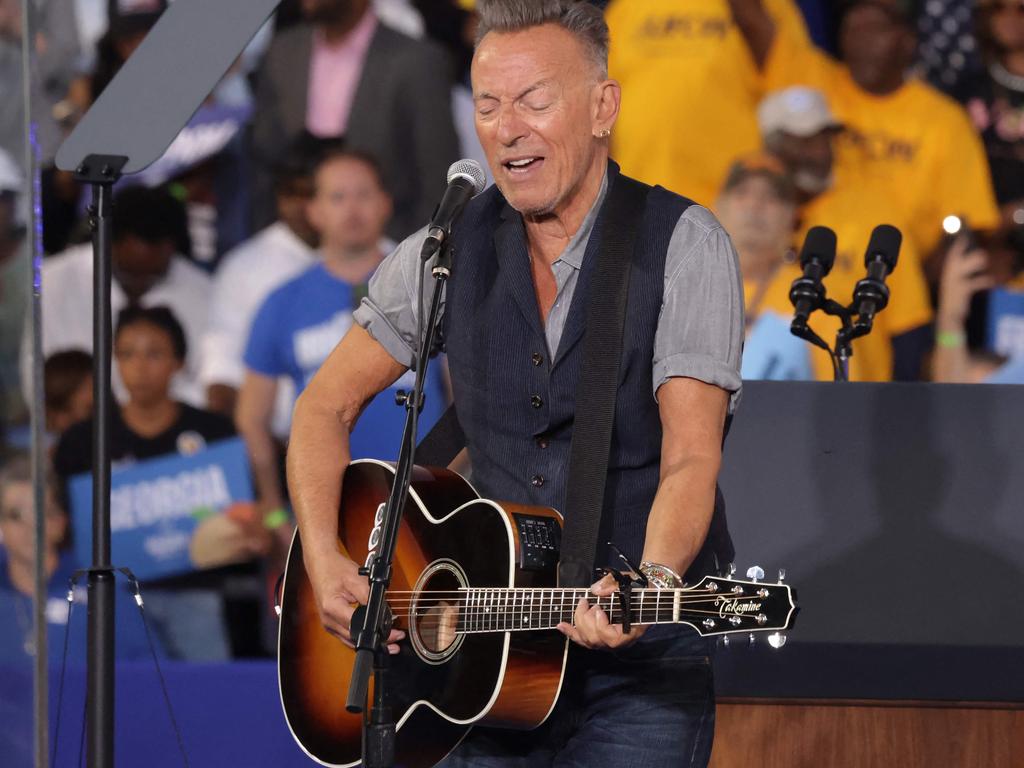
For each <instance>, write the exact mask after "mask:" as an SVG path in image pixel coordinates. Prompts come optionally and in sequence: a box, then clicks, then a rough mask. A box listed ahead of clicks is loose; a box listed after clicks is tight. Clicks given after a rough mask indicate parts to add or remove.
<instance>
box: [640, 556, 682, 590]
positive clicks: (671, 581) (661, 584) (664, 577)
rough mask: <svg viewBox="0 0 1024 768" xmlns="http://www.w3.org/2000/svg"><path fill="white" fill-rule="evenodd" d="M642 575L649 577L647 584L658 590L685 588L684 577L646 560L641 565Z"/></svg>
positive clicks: (664, 566) (665, 566)
mask: <svg viewBox="0 0 1024 768" xmlns="http://www.w3.org/2000/svg"><path fill="white" fill-rule="evenodd" d="M640 573H642V574H643V575H644V576H646V577H647V583H648V584H650V585H651V586H652V587H655V588H656V589H678V588H679V587H681V586H683V579H682V577H681V576H680V575H679V574H678V573H676V572H675V571H673V570H672V569H671V568H669V567H668V566H667V565H662V564H661V563H652V562H650V561H648V560H644V561H643V562H642V563H640Z"/></svg>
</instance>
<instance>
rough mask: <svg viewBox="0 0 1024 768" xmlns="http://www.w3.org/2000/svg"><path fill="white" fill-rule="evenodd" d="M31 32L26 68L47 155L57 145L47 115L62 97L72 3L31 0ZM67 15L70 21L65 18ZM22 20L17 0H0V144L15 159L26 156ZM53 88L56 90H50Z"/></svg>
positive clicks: (53, 126) (38, 131)
mask: <svg viewBox="0 0 1024 768" xmlns="http://www.w3.org/2000/svg"><path fill="white" fill-rule="evenodd" d="M34 5H35V11H36V12H35V14H34V20H35V26H34V29H33V31H34V32H35V34H34V35H33V37H34V43H35V45H34V46H33V50H32V51H31V56H32V62H33V65H32V69H31V73H30V75H31V76H30V79H29V82H30V88H31V98H32V119H33V121H34V122H35V131H36V141H37V145H36V146H37V147H38V150H39V152H40V155H41V157H42V158H43V159H44V160H46V159H48V158H49V157H51V156H52V153H54V152H55V151H56V149H57V144H58V142H59V135H58V131H57V126H56V123H55V122H54V121H53V118H52V116H51V114H50V113H51V108H52V106H53V103H54V102H55V101H56V100H58V99H60V98H62V96H63V93H61V92H60V89H61V88H62V87H63V86H62V85H61V84H62V82H63V81H64V79H65V77H66V76H67V75H68V67H69V66H70V64H72V63H73V58H74V54H73V53H70V49H69V46H70V47H71V48H73V46H74V39H73V36H72V37H71V38H69V37H68V35H67V33H68V31H69V30H73V28H74V20H73V18H74V17H73V9H72V8H70V7H69V3H68V0H34ZM69 19H70V25H69V23H68V20H69ZM22 38H23V24H22V18H21V0H0V104H3V109H0V149H4V150H6V151H8V152H10V153H11V154H12V155H14V156H15V157H17V158H19V160H20V159H21V158H23V157H25V122H24V120H25V112H24V105H25V102H24V98H25V97H24V90H23V84H24V73H23V71H22ZM55 92H56V94H57V95H56V96H55V95H54V93H55Z"/></svg>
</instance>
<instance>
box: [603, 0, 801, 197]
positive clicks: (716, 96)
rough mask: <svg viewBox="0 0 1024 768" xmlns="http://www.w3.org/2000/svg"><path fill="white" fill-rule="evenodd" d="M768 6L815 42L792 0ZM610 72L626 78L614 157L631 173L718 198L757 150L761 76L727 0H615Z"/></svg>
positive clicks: (782, 22) (793, 34)
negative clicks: (733, 171)
mask: <svg viewBox="0 0 1024 768" xmlns="http://www.w3.org/2000/svg"><path fill="white" fill-rule="evenodd" d="M765 8H766V11H767V12H768V13H770V14H771V17H772V19H774V20H775V22H776V23H778V25H779V26H780V27H781V28H784V29H785V30H786V35H787V38H791V39H793V40H796V41H799V42H800V45H801V46H803V47H805V48H806V47H808V46H809V45H810V43H809V42H808V41H807V31H806V29H805V28H804V23H803V19H802V17H801V15H800V12H799V10H798V9H797V8H796V6H795V5H794V3H793V0H768V1H767V2H766V4H765ZM607 19H608V26H609V29H610V32H611V51H610V58H609V74H610V75H611V76H612V77H614V78H616V79H617V80H618V81H619V82H620V83H621V84H622V91H623V98H622V108H621V111H620V112H619V119H618V121H617V122H616V124H615V130H614V132H613V133H612V156H613V157H614V158H615V159H616V160H617V161H618V162H619V163H620V165H621V166H622V170H623V172H624V173H628V174H629V175H630V176H633V177H635V178H638V179H640V180H642V181H645V182H647V183H649V184H662V185H663V186H665V187H667V188H668V189H672V190H675V191H677V192H679V193H680V194H683V195H686V196H687V197H691V198H693V199H694V200H696V201H697V202H699V203H702V204H704V205H710V204H711V203H713V202H714V200H715V198H716V197H717V196H718V193H719V191H721V189H722V182H723V181H724V180H725V176H726V173H727V172H728V170H729V166H730V165H731V164H732V162H733V160H734V159H735V158H736V157H738V156H740V155H743V154H747V153H750V152H753V151H755V150H757V148H758V147H759V146H760V136H759V134H758V130H757V120H756V118H755V110H756V108H757V103H758V101H759V100H760V97H761V95H762V88H761V82H760V75H759V73H758V71H757V67H756V66H755V65H754V62H753V61H752V60H751V58H750V55H749V53H748V52H747V50H746V46H745V45H744V41H743V37H742V36H741V35H740V33H739V31H738V30H737V29H736V27H735V25H734V24H733V23H732V19H731V17H730V10H729V3H728V2H727V0H645V2H636V0H616V1H615V2H613V3H611V5H610V6H609V8H608V11H607Z"/></svg>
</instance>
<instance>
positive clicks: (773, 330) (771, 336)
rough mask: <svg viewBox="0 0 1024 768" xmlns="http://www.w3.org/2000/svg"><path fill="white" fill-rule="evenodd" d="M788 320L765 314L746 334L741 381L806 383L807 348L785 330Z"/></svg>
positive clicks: (809, 373)
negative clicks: (760, 380)
mask: <svg viewBox="0 0 1024 768" xmlns="http://www.w3.org/2000/svg"><path fill="white" fill-rule="evenodd" d="M792 320H793V318H792V317H784V316H783V315H779V314H776V313H775V312H769V311H765V312H762V313H761V315H760V316H759V317H758V318H757V321H756V322H755V323H754V327H753V328H751V329H750V331H749V332H748V333H747V339H746V341H745V342H744V344H743V363H742V367H741V369H740V373H741V375H742V376H743V378H744V379H745V380H749V379H753V380H758V379H762V380H768V381H809V380H811V379H813V378H814V374H813V371H812V370H811V354H810V346H809V345H808V344H807V342H806V341H804V340H803V339H798V338H797V337H796V336H794V335H793V334H792V333H790V331H789V326H790V324H791V323H792Z"/></svg>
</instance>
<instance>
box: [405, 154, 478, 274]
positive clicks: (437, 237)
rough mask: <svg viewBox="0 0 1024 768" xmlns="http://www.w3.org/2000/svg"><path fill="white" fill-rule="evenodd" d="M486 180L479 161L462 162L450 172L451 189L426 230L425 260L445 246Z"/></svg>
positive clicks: (446, 191) (422, 253) (453, 164)
mask: <svg viewBox="0 0 1024 768" xmlns="http://www.w3.org/2000/svg"><path fill="white" fill-rule="evenodd" d="M486 183H487V177H486V176H485V175H484V169H483V168H482V167H480V163H478V162H477V161H476V160H459V161H457V162H454V163H452V165H451V167H450V168H449V169H448V186H447V188H446V189H445V191H444V197H442V198H441V202H440V204H439V205H438V206H437V208H436V209H435V210H434V216H433V218H431V220H430V227H429V229H428V230H427V239H426V240H424V242H423V248H422V249H421V250H420V257H421V258H422V259H423V260H424V261H426V260H427V259H429V258H430V257H431V256H433V255H434V254H435V253H437V252H438V251H439V250H441V246H443V245H444V244H445V242H446V241H447V240H448V238H449V237H451V234H452V225H454V224H455V221H456V219H458V218H459V215H460V214H461V213H462V209H463V208H465V207H466V203H468V202H469V201H470V200H472V199H473V198H474V197H475V196H476V195H478V194H480V193H481V192H483V190H484V186H486Z"/></svg>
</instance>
